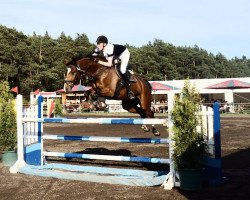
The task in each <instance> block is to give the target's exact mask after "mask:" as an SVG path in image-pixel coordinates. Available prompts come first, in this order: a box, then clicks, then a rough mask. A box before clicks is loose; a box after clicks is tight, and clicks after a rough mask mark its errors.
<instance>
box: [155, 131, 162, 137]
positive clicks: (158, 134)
mask: <svg viewBox="0 0 250 200" xmlns="http://www.w3.org/2000/svg"><path fill="white" fill-rule="evenodd" d="M153 134H154V135H155V136H160V135H161V134H160V132H159V131H154V132H153Z"/></svg>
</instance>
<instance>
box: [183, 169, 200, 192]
mask: <svg viewBox="0 0 250 200" xmlns="http://www.w3.org/2000/svg"><path fill="white" fill-rule="evenodd" d="M179 175H180V188H181V189H182V190H189V191H195V190H200V189H201V186H202V170H199V169H184V170H179Z"/></svg>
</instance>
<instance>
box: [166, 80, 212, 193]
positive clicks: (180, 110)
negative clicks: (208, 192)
mask: <svg viewBox="0 0 250 200" xmlns="http://www.w3.org/2000/svg"><path fill="white" fill-rule="evenodd" d="M201 102H202V100H201V98H200V95H199V93H198V92H196V90H195V87H192V86H191V85H190V83H189V81H186V82H185V85H184V87H183V89H182V93H181V95H180V96H179V97H176V99H175V105H174V108H173V111H172V113H171V118H172V120H173V133H174V134H173V137H172V140H173V142H174V144H173V162H174V166H175V169H176V171H177V172H178V173H179V176H180V177H179V178H180V187H181V189H184V190H197V189H200V188H201V182H202V168H203V162H202V160H203V158H204V156H206V155H208V145H207V143H206V140H205V138H204V136H203V133H202V131H200V132H199V131H198V130H199V129H197V126H198V125H200V123H201V120H200V117H199V115H198V114H199V111H200V107H201ZM186 178H187V179H186ZM192 181H193V182H192Z"/></svg>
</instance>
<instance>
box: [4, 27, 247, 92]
mask: <svg viewBox="0 0 250 200" xmlns="http://www.w3.org/2000/svg"><path fill="white" fill-rule="evenodd" d="M125 45H126V46H127V47H128V49H129V51H130V53H131V58H130V62H129V67H130V69H131V70H133V71H134V72H136V73H137V74H139V75H140V76H142V77H144V78H146V79H147V80H150V81H154V80H158V81H159V80H180V79H186V78H190V79H206V78H234V77H249V76H250V59H248V58H246V56H244V55H242V57H241V58H238V57H234V58H232V59H230V60H229V59H227V58H226V57H225V56H224V55H223V54H222V53H218V54H216V55H214V54H213V53H210V52H207V51H206V50H205V49H202V48H200V47H198V46H197V45H195V46H194V47H190V46H174V45H172V44H170V43H167V42H164V41H162V40H161V39H155V40H154V41H152V42H148V44H145V45H143V46H141V47H135V46H131V45H129V44H125ZM94 48H95V44H92V43H90V42H89V39H88V36H87V35H86V34H84V33H81V34H77V36H76V37H75V38H72V37H71V36H67V35H66V34H65V33H63V32H62V33H61V35H60V36H58V38H56V39H55V38H52V37H51V36H50V35H49V33H48V32H46V33H45V34H44V35H37V34H36V33H33V35H32V36H31V35H25V34H23V33H22V32H20V31H17V30H16V29H15V28H8V27H6V26H2V25H0V81H4V80H6V81H8V82H9V84H10V87H16V86H18V88H19V93H22V94H23V95H29V93H30V92H31V91H34V90H37V89H40V90H41V91H56V90H58V89H61V88H62V87H63V83H64V82H63V81H64V75H65V72H66V67H65V65H64V61H65V60H70V59H71V58H72V57H74V56H76V55H79V54H83V55H88V54H89V53H91V52H93V50H94Z"/></svg>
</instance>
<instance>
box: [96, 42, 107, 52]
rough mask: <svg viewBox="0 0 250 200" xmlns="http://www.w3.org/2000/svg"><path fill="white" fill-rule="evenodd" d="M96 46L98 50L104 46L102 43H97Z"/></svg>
mask: <svg viewBox="0 0 250 200" xmlns="http://www.w3.org/2000/svg"><path fill="white" fill-rule="evenodd" d="M96 46H97V48H98V49H99V50H100V51H102V50H103V48H104V47H105V45H104V43H97V45H96Z"/></svg>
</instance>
